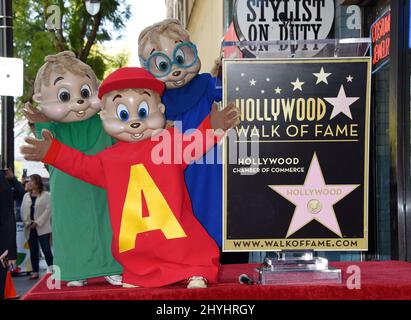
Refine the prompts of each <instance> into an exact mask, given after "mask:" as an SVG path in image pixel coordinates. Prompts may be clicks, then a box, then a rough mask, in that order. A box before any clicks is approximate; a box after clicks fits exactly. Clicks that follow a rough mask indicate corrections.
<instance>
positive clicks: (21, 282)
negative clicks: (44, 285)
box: [13, 270, 46, 298]
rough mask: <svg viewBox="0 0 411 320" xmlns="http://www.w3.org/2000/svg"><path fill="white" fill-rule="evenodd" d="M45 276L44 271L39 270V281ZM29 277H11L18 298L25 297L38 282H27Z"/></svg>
mask: <svg viewBox="0 0 411 320" xmlns="http://www.w3.org/2000/svg"><path fill="white" fill-rule="evenodd" d="M45 274H46V271H45V270H40V279H41V278H42V277H43V276H44V275H45ZM29 277H30V275H27V276H26V275H24V276H20V275H18V276H16V275H15V276H13V283H14V287H15V288H16V292H17V294H18V296H19V297H20V298H21V297H22V296H23V295H25V294H26V293H27V292H28V291H29V290H30V289H31V288H32V287H34V285H35V284H36V283H37V282H39V280H29Z"/></svg>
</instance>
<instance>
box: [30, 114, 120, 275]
mask: <svg viewBox="0 0 411 320" xmlns="http://www.w3.org/2000/svg"><path fill="white" fill-rule="evenodd" d="M42 129H48V130H50V131H51V132H52V133H53V135H54V137H55V138H57V139H58V140H59V141H61V142H62V143H64V144H66V145H68V146H70V147H72V148H75V149H77V150H79V151H81V152H84V153H85V154H96V153H98V152H100V151H101V150H103V149H105V148H107V147H109V146H111V145H112V144H113V142H114V141H113V140H112V138H111V137H110V136H109V135H108V134H107V133H106V132H105V131H104V129H103V127H102V124H101V120H100V117H99V116H98V115H95V116H94V117H92V118H90V119H88V120H84V121H80V122H72V123H57V122H49V123H37V124H36V134H37V136H40V134H41V130H42ZM49 171H50V191H51V202H52V230H53V249H54V264H55V265H56V266H58V267H59V268H60V271H61V280H63V281H72V280H82V279H88V278H93V277H99V276H107V275H114V274H121V273H122V268H121V266H120V265H119V264H118V263H117V262H116V261H115V260H114V258H113V256H112V254H111V240H112V229H111V226H110V221H109V214H108V207H107V196H106V192H105V190H103V189H101V188H98V187H95V186H92V185H90V184H88V183H85V182H83V181H80V180H78V179H76V178H73V177H71V176H69V175H67V174H65V173H63V172H61V171H60V170H57V169H56V168H53V167H50V168H49Z"/></svg>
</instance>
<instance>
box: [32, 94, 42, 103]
mask: <svg viewBox="0 0 411 320" xmlns="http://www.w3.org/2000/svg"><path fill="white" fill-rule="evenodd" d="M33 100H34V102H37V103H41V102H42V100H43V99H42V97H41V93H40V92H39V93H36V94H34V95H33Z"/></svg>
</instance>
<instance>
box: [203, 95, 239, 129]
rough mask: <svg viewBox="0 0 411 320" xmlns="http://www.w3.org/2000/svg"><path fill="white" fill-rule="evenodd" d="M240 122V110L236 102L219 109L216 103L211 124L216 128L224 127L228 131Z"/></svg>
mask: <svg viewBox="0 0 411 320" xmlns="http://www.w3.org/2000/svg"><path fill="white" fill-rule="evenodd" d="M239 123H240V111H239V110H238V108H237V107H236V105H235V103H233V102H231V103H229V104H228V106H227V107H226V108H224V109H223V110H221V111H218V108H217V105H216V104H215V103H214V104H213V106H212V108H211V113H210V124H211V128H213V129H214V130H218V129H222V130H224V131H227V130H229V129H231V128H234V127H236V126H237V125H238V124H239Z"/></svg>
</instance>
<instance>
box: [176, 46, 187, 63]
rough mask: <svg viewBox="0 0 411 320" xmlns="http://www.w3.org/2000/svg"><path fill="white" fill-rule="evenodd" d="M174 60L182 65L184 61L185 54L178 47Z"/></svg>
mask: <svg viewBox="0 0 411 320" xmlns="http://www.w3.org/2000/svg"><path fill="white" fill-rule="evenodd" d="M176 61H177V63H178V64H179V65H184V63H185V61H186V56H185V54H184V52H183V50H181V49H178V50H177V52H176Z"/></svg>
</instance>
